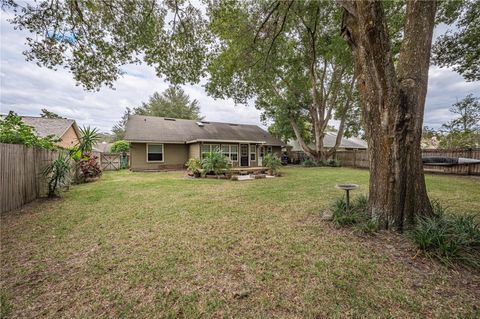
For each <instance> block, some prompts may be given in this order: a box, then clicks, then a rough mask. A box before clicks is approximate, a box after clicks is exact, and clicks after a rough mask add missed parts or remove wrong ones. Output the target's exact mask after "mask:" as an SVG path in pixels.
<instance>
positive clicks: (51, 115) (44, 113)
mask: <svg viewBox="0 0 480 319" xmlns="http://www.w3.org/2000/svg"><path fill="white" fill-rule="evenodd" d="M40 117H44V118H48V119H62V118H63V117H61V116H60V115H58V114H57V113H54V112H51V111H49V110H47V109H42V112H41V113H40Z"/></svg>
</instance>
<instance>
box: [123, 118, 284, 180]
mask: <svg viewBox="0 0 480 319" xmlns="http://www.w3.org/2000/svg"><path fill="white" fill-rule="evenodd" d="M125 140H127V141H129V142H130V169H131V170H133V171H146V170H168V169H182V168H184V167H185V163H186V162H187V161H188V159H189V158H198V159H201V157H202V154H205V153H207V152H210V151H214V150H216V149H218V150H220V151H221V152H222V153H223V154H224V155H225V156H226V157H228V158H229V160H230V161H231V163H232V165H233V166H234V167H255V166H262V160H263V156H264V155H265V154H266V153H275V154H277V156H280V152H281V148H282V146H285V143H283V142H282V141H280V140H278V139H276V138H274V137H273V136H271V135H270V134H269V133H268V132H266V131H265V130H263V129H261V128H260V127H258V126H256V125H244V124H233V123H219V122H208V121H195V120H183V119H173V118H164V117H153V116H140V115H131V116H129V118H128V122H127V128H126V133H125Z"/></svg>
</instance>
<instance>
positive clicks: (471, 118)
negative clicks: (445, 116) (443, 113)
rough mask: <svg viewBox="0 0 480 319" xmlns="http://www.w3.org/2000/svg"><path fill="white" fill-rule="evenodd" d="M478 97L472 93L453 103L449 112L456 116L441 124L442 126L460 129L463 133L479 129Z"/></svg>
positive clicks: (449, 128)
mask: <svg viewBox="0 0 480 319" xmlns="http://www.w3.org/2000/svg"><path fill="white" fill-rule="evenodd" d="M479 100H480V99H479V98H478V97H474V96H473V94H469V95H467V96H466V97H465V98H464V99H463V100H461V101H459V102H457V103H455V104H453V105H452V106H451V107H450V112H452V113H454V114H457V115H458V117H457V118H455V119H453V120H451V121H450V122H448V123H446V124H443V128H445V129H447V130H449V131H461V132H463V133H467V132H473V131H480V101H479Z"/></svg>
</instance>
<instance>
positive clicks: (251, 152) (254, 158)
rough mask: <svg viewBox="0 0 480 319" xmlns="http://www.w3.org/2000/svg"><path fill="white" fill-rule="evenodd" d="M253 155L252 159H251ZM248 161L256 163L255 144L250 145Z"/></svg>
mask: <svg viewBox="0 0 480 319" xmlns="http://www.w3.org/2000/svg"><path fill="white" fill-rule="evenodd" d="M252 155H253V159H252ZM249 160H250V161H254V162H255V161H256V160H257V145H256V144H250V159H249Z"/></svg>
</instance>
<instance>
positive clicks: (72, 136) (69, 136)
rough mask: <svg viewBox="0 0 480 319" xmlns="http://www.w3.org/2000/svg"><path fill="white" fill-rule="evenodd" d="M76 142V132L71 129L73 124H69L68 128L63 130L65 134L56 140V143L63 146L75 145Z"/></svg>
mask: <svg viewBox="0 0 480 319" xmlns="http://www.w3.org/2000/svg"><path fill="white" fill-rule="evenodd" d="M77 143H78V136H77V133H76V132H75V130H74V129H73V126H70V128H69V129H68V130H67V131H66V132H65V134H63V136H62V138H61V141H60V142H58V143H57V145H58V146H61V147H63V148H69V147H73V146H75V145H76V144H77Z"/></svg>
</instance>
